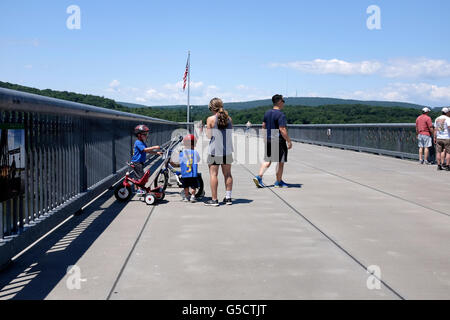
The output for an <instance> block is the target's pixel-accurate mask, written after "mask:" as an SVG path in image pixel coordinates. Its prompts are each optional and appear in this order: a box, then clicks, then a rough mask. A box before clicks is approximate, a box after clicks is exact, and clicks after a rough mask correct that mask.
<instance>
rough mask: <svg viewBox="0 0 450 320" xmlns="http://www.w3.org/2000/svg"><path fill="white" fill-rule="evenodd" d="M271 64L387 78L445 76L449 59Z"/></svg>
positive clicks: (306, 70)
mask: <svg viewBox="0 0 450 320" xmlns="http://www.w3.org/2000/svg"><path fill="white" fill-rule="evenodd" d="M270 66H271V67H283V68H290V69H294V70H297V71H300V72H303V73H310V74H337V75H380V76H382V77H386V78H431V79H437V78H448V77H450V62H449V61H447V60H442V59H441V60H436V59H426V58H416V59H391V60H388V61H387V62H382V61H375V60H374V61H368V60H367V61H359V62H348V61H344V60H338V59H330V60H325V59H315V60H312V61H294V62H288V63H272V64H270Z"/></svg>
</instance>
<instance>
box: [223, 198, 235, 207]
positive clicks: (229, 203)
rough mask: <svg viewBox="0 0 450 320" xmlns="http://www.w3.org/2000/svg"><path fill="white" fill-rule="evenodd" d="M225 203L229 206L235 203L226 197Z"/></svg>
mask: <svg viewBox="0 0 450 320" xmlns="http://www.w3.org/2000/svg"><path fill="white" fill-rule="evenodd" d="M223 202H224V203H225V204H227V205H232V204H233V201H232V200H231V198H229V199H227V198H226V197H225V198H223Z"/></svg>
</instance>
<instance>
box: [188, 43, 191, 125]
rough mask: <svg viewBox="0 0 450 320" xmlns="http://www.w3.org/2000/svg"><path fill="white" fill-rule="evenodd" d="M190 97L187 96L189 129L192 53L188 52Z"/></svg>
mask: <svg viewBox="0 0 450 320" xmlns="http://www.w3.org/2000/svg"><path fill="white" fill-rule="evenodd" d="M187 76H188V96H187V123H188V128H189V120H190V117H189V111H190V108H191V106H190V104H189V95H190V89H191V51H188V75H187Z"/></svg>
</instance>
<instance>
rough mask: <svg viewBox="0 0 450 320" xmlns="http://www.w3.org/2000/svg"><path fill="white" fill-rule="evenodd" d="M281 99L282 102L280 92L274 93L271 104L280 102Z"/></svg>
mask: <svg viewBox="0 0 450 320" xmlns="http://www.w3.org/2000/svg"><path fill="white" fill-rule="evenodd" d="M281 100H283V102H284V99H283V96H282V95H281V94H276V95H274V96H273V97H272V102H273V105H276V104H278V102H280V101H281Z"/></svg>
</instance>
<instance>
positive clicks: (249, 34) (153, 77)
mask: <svg viewBox="0 0 450 320" xmlns="http://www.w3.org/2000/svg"><path fill="white" fill-rule="evenodd" d="M70 5H77V6H78V7H79V8H80V12H81V16H80V17H81V20H80V21H81V25H80V27H81V29H75V30H70V29H68V28H67V26H66V20H67V19H68V18H69V16H70V14H68V13H67V12H66V10H67V8H68V7H69V6H70ZM370 5H377V6H378V7H379V8H380V21H381V29H380V30H369V29H368V27H367V24H366V21H367V20H368V18H369V17H370V16H371V14H368V13H367V12H366V10H367V8H368V7H369V6H370ZM449 12H450V1H448V0H430V1H415V0H408V1H405V0H396V1H385V0H371V1H365V0H345V1H331V0H329V1H323V0H318V1H301V0H296V1H283V0H280V1H276V2H274V1H261V0H258V1H242V0H241V1H234V0H227V1H211V0H209V1H155V0H153V1H104V0H96V1H94V0H89V1H87V0H72V1H65V0H47V1H25V0H14V1H11V0H2V1H1V2H0V81H8V82H12V83H19V84H23V85H27V86H32V87H37V88H41V89H45V88H51V89H55V90H68V91H75V92H80V93H91V94H96V95H101V96H105V97H110V98H113V99H116V100H118V101H127V102H134V103H143V104H146V105H165V104H184V103H186V93H185V92H183V91H182V89H181V80H182V77H183V72H184V68H185V64H186V58H187V51H188V50H190V51H191V67H192V70H191V81H192V87H191V103H194V104H205V103H207V102H208V101H209V100H210V99H211V98H212V97H214V96H219V97H221V98H223V99H224V100H225V101H246V100H254V99H259V98H268V97H271V96H272V95H273V94H275V93H282V94H284V95H288V96H295V95H296V93H297V95H298V96H323V97H338V98H356V99H363V100H369V99H370V100H374V99H376V100H396V101H408V102H415V103H421V104H427V105H430V106H432V107H439V106H442V105H449V104H450V41H449V40H448V39H450V13H449Z"/></svg>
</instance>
